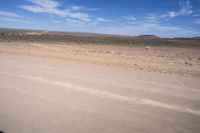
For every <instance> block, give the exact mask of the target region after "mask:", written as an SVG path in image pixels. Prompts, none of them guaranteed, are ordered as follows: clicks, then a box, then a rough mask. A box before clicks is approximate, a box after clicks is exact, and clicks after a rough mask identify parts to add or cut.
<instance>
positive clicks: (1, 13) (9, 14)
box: [0, 10, 22, 18]
mask: <svg viewBox="0 0 200 133" xmlns="http://www.w3.org/2000/svg"><path fill="white" fill-rule="evenodd" d="M0 16H6V17H16V18H22V16H20V15H18V14H16V13H12V12H8V11H2V10H0Z"/></svg>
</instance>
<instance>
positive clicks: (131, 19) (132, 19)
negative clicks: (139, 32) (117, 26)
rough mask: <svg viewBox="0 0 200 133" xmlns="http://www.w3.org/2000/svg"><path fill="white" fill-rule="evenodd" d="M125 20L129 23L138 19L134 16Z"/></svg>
mask: <svg viewBox="0 0 200 133" xmlns="http://www.w3.org/2000/svg"><path fill="white" fill-rule="evenodd" d="M124 19H126V20H128V21H135V20H136V18H135V17H133V16H129V17H124Z"/></svg>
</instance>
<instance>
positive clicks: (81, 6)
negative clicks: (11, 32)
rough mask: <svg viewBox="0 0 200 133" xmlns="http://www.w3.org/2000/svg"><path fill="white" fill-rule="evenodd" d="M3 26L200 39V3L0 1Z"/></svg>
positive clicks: (181, 0) (197, 0)
mask: <svg viewBox="0 0 200 133" xmlns="http://www.w3.org/2000/svg"><path fill="white" fill-rule="evenodd" d="M0 27H1V28H22V29H42V30H57V31H74V32H94V33H106V34H119V35H133V36H135V35H141V34H154V35H158V36H161V37H192V36H200V0H166V1H164V0H1V1H0Z"/></svg>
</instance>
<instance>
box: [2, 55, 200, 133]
mask: <svg viewBox="0 0 200 133" xmlns="http://www.w3.org/2000/svg"><path fill="white" fill-rule="evenodd" d="M199 123H200V82H199V77H192V76H181V75H175V74H174V75H170V74H161V73H155V72H143V71H139V70H133V69H123V68H122V67H114V66H104V65H98V64H88V63H83V62H75V61H74V62H73V61H63V60H58V59H49V58H48V59H47V58H42V57H33V56H26V55H16V54H6V53H1V54H0V130H2V131H4V132H6V133H133V132H135V133H161V132H163V133H175V132H176V133H177V132H179V133H199V131H200V126H199Z"/></svg>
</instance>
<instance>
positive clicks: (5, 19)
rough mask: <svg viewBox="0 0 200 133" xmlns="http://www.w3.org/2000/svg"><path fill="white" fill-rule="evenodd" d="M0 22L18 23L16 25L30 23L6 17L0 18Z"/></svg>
mask: <svg viewBox="0 0 200 133" xmlns="http://www.w3.org/2000/svg"><path fill="white" fill-rule="evenodd" d="M0 20H4V21H11V22H18V23H30V21H27V20H22V19H16V18H7V17H0Z"/></svg>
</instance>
